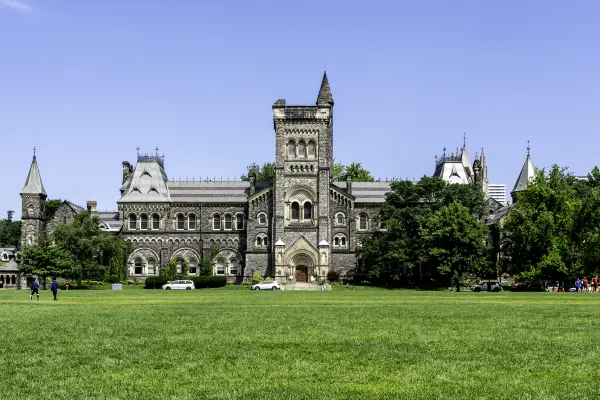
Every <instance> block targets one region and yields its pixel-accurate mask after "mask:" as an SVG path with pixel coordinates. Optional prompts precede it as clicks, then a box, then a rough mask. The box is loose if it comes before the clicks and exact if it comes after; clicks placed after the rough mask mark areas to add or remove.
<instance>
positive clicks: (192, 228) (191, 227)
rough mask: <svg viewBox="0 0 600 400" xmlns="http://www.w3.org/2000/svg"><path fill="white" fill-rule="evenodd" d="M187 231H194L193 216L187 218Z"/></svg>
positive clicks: (194, 218) (194, 219)
mask: <svg viewBox="0 0 600 400" xmlns="http://www.w3.org/2000/svg"><path fill="white" fill-rule="evenodd" d="M188 229H189V230H191V231H195V230H196V216H195V215H194V214H190V215H189V216H188Z"/></svg>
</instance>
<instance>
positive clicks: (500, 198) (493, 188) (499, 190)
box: [488, 183, 506, 205]
mask: <svg viewBox="0 0 600 400" xmlns="http://www.w3.org/2000/svg"><path fill="white" fill-rule="evenodd" d="M488 196H489V197H490V198H491V199H494V200H496V201H497V202H499V203H502V204H504V205H506V185H505V184H499V183H498V184H493V183H490V184H489V185H488Z"/></svg>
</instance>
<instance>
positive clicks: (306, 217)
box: [304, 201, 312, 221]
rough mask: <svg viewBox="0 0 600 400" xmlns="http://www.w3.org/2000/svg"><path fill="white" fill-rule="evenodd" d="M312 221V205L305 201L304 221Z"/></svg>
mask: <svg viewBox="0 0 600 400" xmlns="http://www.w3.org/2000/svg"><path fill="white" fill-rule="evenodd" d="M311 219H312V204H311V203H310V202H309V201H307V202H306V203H304V221H310V220H311Z"/></svg>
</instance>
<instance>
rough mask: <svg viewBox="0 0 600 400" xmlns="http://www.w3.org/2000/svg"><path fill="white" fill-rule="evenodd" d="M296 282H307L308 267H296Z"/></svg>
mask: <svg viewBox="0 0 600 400" xmlns="http://www.w3.org/2000/svg"><path fill="white" fill-rule="evenodd" d="M295 280H296V282H308V267H307V266H306V265H299V266H296V276H295Z"/></svg>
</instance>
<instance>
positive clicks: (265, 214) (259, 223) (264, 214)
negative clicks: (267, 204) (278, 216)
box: [257, 212, 268, 226]
mask: <svg viewBox="0 0 600 400" xmlns="http://www.w3.org/2000/svg"><path fill="white" fill-rule="evenodd" d="M261 217H263V218H264V219H265V221H264V222H261V220H260V219H261ZM257 220H258V226H267V225H268V222H267V213H266V212H259V213H258V215H257Z"/></svg>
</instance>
